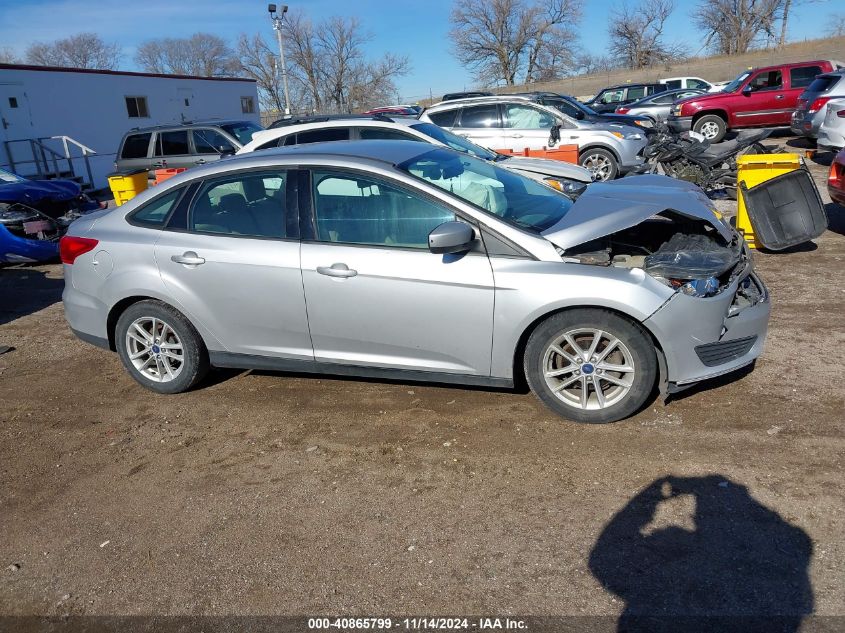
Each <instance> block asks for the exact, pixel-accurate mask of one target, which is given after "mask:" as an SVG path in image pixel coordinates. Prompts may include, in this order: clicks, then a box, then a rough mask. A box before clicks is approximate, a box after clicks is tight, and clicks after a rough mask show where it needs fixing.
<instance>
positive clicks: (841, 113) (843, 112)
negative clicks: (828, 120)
mask: <svg viewBox="0 0 845 633" xmlns="http://www.w3.org/2000/svg"><path fill="white" fill-rule="evenodd" d="M836 116H838V117H839V118H840V119H845V110H840V111H839V112H837V113H836Z"/></svg>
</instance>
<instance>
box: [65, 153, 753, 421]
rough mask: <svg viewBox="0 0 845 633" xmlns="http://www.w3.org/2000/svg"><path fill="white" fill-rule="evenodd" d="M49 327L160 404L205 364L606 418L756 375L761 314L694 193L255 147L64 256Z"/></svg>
mask: <svg viewBox="0 0 845 633" xmlns="http://www.w3.org/2000/svg"><path fill="white" fill-rule="evenodd" d="M60 253H61V258H62V262H63V263H64V278H65V289H64V293H63V295H62V298H63V300H64V308H65V316H66V318H67V320H68V323H69V324H70V327H71V328H72V329H73V331H74V332H75V333H76V334H77V335H78V336H79V337H80V338H82V339H83V340H86V341H88V342H91V343H93V344H96V345H99V346H101V347H104V348H106V349H111V350H114V351H116V352H117V353H118V355H119V356H120V359H121V361H122V362H123V364H124V366H125V367H126V369H127V371H128V373H129V374H130V375H131V376H132V377H133V378H134V379H135V380H136V381H137V382H138V383H140V384H141V385H143V386H144V387H146V388H148V389H150V390H152V391H155V392H158V393H177V392H181V391H185V390H186V389H190V388H191V387H192V386H193V385H195V384H196V383H197V382H198V381H200V380H201V379H202V377H203V375H204V374H205V373H206V372H207V371H208V369H209V367H212V366H213V367H239V368H258V369H267V370H279V371H296V372H309V373H327V374H336V375H347V376H368V377H382V378H389V379H395V380H404V381H428V382H438V383H451V384H468V385H485V386H496V387H511V386H513V385H515V384H518V383H520V382H521V381H522V379H523V378H525V379H526V380H527V382H528V385H529V386H530V387H531V389H532V390H533V391H534V393H535V394H536V395H537V396H538V397H539V398H540V399H541V400H542V401H543V402H544V403H545V404H547V405H548V406H549V407H550V408H551V409H552V410H554V411H555V412H557V413H558V414H560V415H562V416H564V417H566V418H570V419H573V420H579V421H582V422H611V421H615V420H619V419H621V418H624V417H626V416H629V415H631V414H633V413H634V412H636V411H637V410H638V409H639V408H640V407H642V406H643V405H644V404H645V403H646V401H647V400H648V399H649V398H650V397H651V394H652V393H653V392H654V391H655V389H660V390H661V392H663V393H664V394H665V393H669V392H672V391H674V390H678V389H682V388H683V387H684V386H686V385H690V384H692V383H695V382H698V381H700V380H704V379H706V378H711V377H713V376H718V375H721V374H725V373H727V372H730V371H733V370H736V369H737V368H740V367H743V366H745V365H748V364H749V363H751V362H752V361H753V360H754V359H755V358H756V357H757V356H758V355H759V354H760V353H761V351H762V348H763V343H764V339H765V337H766V330H767V322H768V318H769V310H770V303H769V297H768V293H767V291H766V288H765V286H764V285H763V283H762V282H761V281H760V279H759V278H758V277H757V275H756V274H754V272H753V266H752V262H751V259H750V256H749V252H748V250H747V249H746V247H745V243H744V241H743V240H742V238H741V237H739V236H738V234H737V233H736V231H734V230H733V229H732V228H731V226H730V225H729V224H728V223H726V222H724V221H723V220H722V219H721V218H720V217H719V216H717V215H716V214H715V213H714V207H713V203H712V202H711V201H710V200H708V199H707V197H706V196H705V195H704V194H703V193H702V192H701V191H700V190H699V189H697V188H696V187H695V186H694V185H691V184H689V183H686V182H683V181H678V180H674V179H671V178H666V177H664V176H651V175H646V176H638V177H636V178H626V179H622V180H619V181H615V182H607V183H594V184H593V185H590V186H589V187H588V188H587V190H586V191H585V192H584V193H583V194H582V195H581V196H580V197H579V198H578V199H577V200H575V201H573V200H572V199H571V198H569V197H568V196H566V195H564V194H563V193H560V192H558V191H555V190H554V189H552V188H551V187H547V186H545V185H543V184H541V183H538V182H536V181H534V180H531V179H530V178H527V177H525V176H522V175H520V174H517V173H515V172H513V171H511V170H508V169H503V168H501V167H498V166H497V165H496V164H495V163H491V162H489V161H485V160H481V159H478V158H475V157H473V156H469V155H467V154H464V153H460V152H457V151H454V150H451V149H449V148H446V147H439V146H434V145H430V144H428V143H419V142H415V141H349V142H343V143H337V142H335V143H319V144H313V145H304V146H297V147H291V148H279V149H268V150H265V151H262V152H252V153H249V154H245V155H243V156H236V157H234V158H232V159H228V160H225V161H220V162H218V163H216V164H213V165H205V166H202V167H197V168H195V169H191V170H188V171H186V172H184V173H183V174H179V175H177V176H175V177H173V178H171V179H169V180H167V181H166V182H164V183H163V184H161V185H159V186H157V187H154V188H152V189H148V190H147V191H144V192H142V193H141V194H139V195H138V196H137V197H135V198H134V199H132V200H131V201H129V202H127V203H126V204H124V205H122V206H120V207H117V208H116V209H114V210H110V211H104V212H100V213H95V214H92V215H88V216H85V217H83V218H81V219H79V220H77V221H76V222H74V223H73V224H72V225H71V227H70V230H69V231H68V233H67V235H66V236H65V237H64V238H62V241H61V243H60Z"/></svg>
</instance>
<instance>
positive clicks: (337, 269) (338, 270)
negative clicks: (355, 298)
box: [317, 263, 358, 278]
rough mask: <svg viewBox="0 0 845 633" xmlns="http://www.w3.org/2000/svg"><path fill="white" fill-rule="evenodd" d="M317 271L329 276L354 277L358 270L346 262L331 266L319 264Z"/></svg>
mask: <svg viewBox="0 0 845 633" xmlns="http://www.w3.org/2000/svg"><path fill="white" fill-rule="evenodd" d="M317 272H318V273H320V274H321V275H327V276H328V277H344V278H345V277H354V276H355V275H357V274H358V271H357V270H352V269H351V268H350V267H349V266H347V265H346V264H341V263H338V264H332V265H331V266H317Z"/></svg>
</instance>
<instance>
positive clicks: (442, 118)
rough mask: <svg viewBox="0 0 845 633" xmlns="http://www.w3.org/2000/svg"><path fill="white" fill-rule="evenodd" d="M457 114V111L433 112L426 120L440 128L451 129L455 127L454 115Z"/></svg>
mask: <svg viewBox="0 0 845 633" xmlns="http://www.w3.org/2000/svg"><path fill="white" fill-rule="evenodd" d="M457 113H458V111H457V110H444V111H443V112H433V113H432V114H429V115H428V118H429V119H431V122H432V123H434V125H439V126H440V127H453V126H454V125H455V115H456V114H457Z"/></svg>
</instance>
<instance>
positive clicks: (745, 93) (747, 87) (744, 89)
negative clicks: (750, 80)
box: [742, 84, 753, 97]
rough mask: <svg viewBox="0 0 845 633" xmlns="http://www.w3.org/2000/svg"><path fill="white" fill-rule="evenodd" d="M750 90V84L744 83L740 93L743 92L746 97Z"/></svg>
mask: <svg viewBox="0 0 845 633" xmlns="http://www.w3.org/2000/svg"><path fill="white" fill-rule="evenodd" d="M752 92H753V90H752V89H751V84H745V87H744V88H743V89H742V94H744V95H745V96H746V97H747V96H748V95H750V94H751V93H752Z"/></svg>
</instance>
